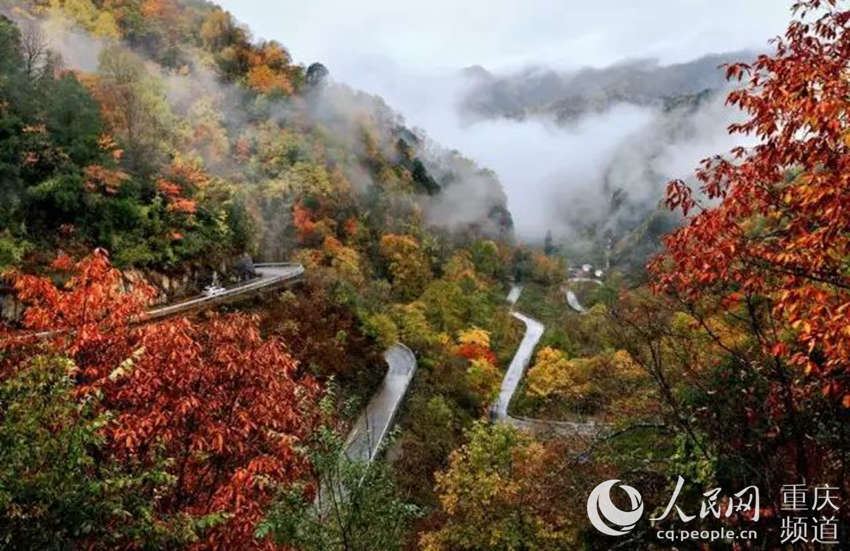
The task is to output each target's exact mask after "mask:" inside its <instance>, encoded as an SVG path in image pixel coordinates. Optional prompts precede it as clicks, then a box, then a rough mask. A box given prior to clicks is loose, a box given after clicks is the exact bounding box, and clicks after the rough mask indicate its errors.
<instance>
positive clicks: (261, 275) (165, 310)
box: [7, 262, 304, 340]
mask: <svg viewBox="0 0 850 551" xmlns="http://www.w3.org/2000/svg"><path fill="white" fill-rule="evenodd" d="M254 269H255V271H256V272H257V275H258V277H256V278H254V279H251V280H250V281H246V282H244V283H238V284H236V285H233V286H231V287H228V288H226V289H225V290H224V291H222V292H220V293H218V294H217V295H213V296H199V297H196V298H191V299H188V300H184V301H181V302H175V303H173V304H168V305H166V306H159V307H157V308H152V309H150V310H148V311H146V312H145V313H144V314H142V315H141V316H139V317H137V318H135V319H133V320H131V323H133V324H144V323H148V322H152V321H156V320H159V319H162V318H167V317H169V316H174V315H177V314H181V313H183V312H188V311H190V310H194V309H197V308H200V307H202V306H208V305H212V304H218V303H221V302H228V301H230V300H233V299H234V297H239V296H240V295H244V294H248V293H252V292H256V291H260V290H263V289H269V288H273V287H276V286H279V285H283V284H285V283H287V282H289V281H293V280H296V279H298V278H300V277H301V276H303V275H304V266H302V265H301V264H296V263H292V262H274V263H266V264H255V265H254ZM66 331H69V330H68V329H59V330H51V331H39V332H35V333H26V334H23V335H16V336H14V337H11V338H10V339H7V340H25V339H47V338H50V337H54V336H57V335H60V334H62V333H64V332H66Z"/></svg>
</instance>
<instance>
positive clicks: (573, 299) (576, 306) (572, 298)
mask: <svg viewBox="0 0 850 551" xmlns="http://www.w3.org/2000/svg"><path fill="white" fill-rule="evenodd" d="M573 281H589V282H590V283H595V284H597V285H600V286H601V285H602V282H601V281H599V280H598V279H591V278H589V277H571V278H570V279H568V280H567V284H566V285H561V291H562V292H563V293H564V296H566V297H567V304H568V305H569V306H570V308H572V309H573V310H575V311H576V312H578V313H579V314H584V313H585V312H587V309H586V308H585V307H584V306H582V304H581V303H580V302H579V301H578V297H577V296H576V294H575V293H574V292H573V291H572V289H570V287H569V284H570V283H572V282H573ZM514 301H516V299H514Z"/></svg>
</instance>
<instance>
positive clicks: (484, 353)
mask: <svg viewBox="0 0 850 551" xmlns="http://www.w3.org/2000/svg"><path fill="white" fill-rule="evenodd" d="M455 353H456V354H457V355H458V356H461V357H462V358H466V359H467V360H470V361H471V360H478V359H485V360H487V361H488V362H490V363H491V364H493V365H496V355H495V354H494V353H493V351H492V350H490V349H489V348H487V347H486V346H482V345H480V344H475V343H463V344H459V345H458V346H457V348H455Z"/></svg>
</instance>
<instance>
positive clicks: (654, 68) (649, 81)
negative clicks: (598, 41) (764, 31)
mask: <svg viewBox="0 0 850 551" xmlns="http://www.w3.org/2000/svg"><path fill="white" fill-rule="evenodd" d="M754 57H755V52H752V51H739V52H729V53H723V54H712V55H706V56H703V57H701V58H699V59H695V60H693V61H688V62H685V63H677V64H673V65H659V63H658V61H657V60H652V59H641V60H633V61H624V62H621V63H617V64H614V65H611V66H609V67H605V68H601V69H598V68H584V69H580V70H578V71H575V72H559V71H555V70H553V69H548V68H543V67H529V68H526V69H523V70H521V71H518V72H514V73H511V74H505V75H496V74H493V73H490V72H489V71H487V70H486V69H485V68H483V67H481V66H472V67H467V68H465V69H463V74H464V76H465V77H466V78H467V79H468V81H469V83H470V86H469V88H468V89H467V91H466V94H465V95H464V97H463V99H462V101H461V103H460V106H459V109H460V113H461V115H462V116H463V117H464V118H465V119H467V120H469V121H471V122H472V121H475V120H480V119H493V118H509V119H516V120H523V119H525V118H527V117H529V116H535V115H542V116H547V117H552V118H553V120H555V121H556V122H558V123H559V124H569V123H571V122H574V121H575V120H577V119H578V118H579V117H581V116H582V115H584V114H587V113H601V112H603V111H605V110H607V109H609V108H610V107H611V106H613V105H615V104H617V103H629V104H633V105H638V106H647V107H649V106H653V107H658V108H661V109H664V110H666V109H668V108H670V107H671V106H674V105H676V104H677V103H679V102H680V99H681V98H682V97H688V96H695V95H697V94H700V93H704V92H705V91H711V90H718V89H722V88H725V87H726V86H727V83H726V80H725V73H724V71H723V70H722V69H721V68H720V66H722V65H724V64H726V63H731V62H736V61H741V60H748V59H752V58H754Z"/></svg>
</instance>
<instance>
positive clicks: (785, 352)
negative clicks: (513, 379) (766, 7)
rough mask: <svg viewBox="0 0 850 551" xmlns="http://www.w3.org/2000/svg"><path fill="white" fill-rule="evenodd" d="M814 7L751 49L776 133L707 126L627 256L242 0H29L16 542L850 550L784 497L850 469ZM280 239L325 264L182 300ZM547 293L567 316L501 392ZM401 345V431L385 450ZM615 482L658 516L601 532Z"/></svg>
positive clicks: (841, 513)
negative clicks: (695, 159) (582, 253)
mask: <svg viewBox="0 0 850 551" xmlns="http://www.w3.org/2000/svg"><path fill="white" fill-rule="evenodd" d="M794 13H795V18H794V19H793V20H792V21H791V23H790V24H789V26H788V30H787V33H786V35H785V36H784V38H782V39H781V40H779V41H777V42H776V43H774V44H773V45H772V52H771V53H767V54H762V55H759V56H758V57H757V58H756V60H755V61H754V62H753V63H751V64H743V63H741V64H734V63H733V64H730V65H728V69H727V78H729V79H730V80H731V81H732V82H733V83H734V85H735V90H734V91H733V92H731V94H730V95H729V97H728V102H729V103H730V104H732V105H734V106H736V107H739V108H740V109H741V111H742V113H743V114H744V115H746V116H747V118H746V120H745V121H744V122H741V123H739V124H736V125H734V126H733V127H731V128H730V131H731V132H735V133H741V134H747V135H751V136H755V137H757V138H758V140H759V142H758V145H756V146H755V147H752V148H746V149H745V148H738V149H736V150H734V151H732V152H720V151H718V152H715V151H706V152H705V155H706V156H707V157H708V156H709V155H712V154H717V156H715V157H708V159H707V160H706V161H705V162H704V163H703V164H702V165H701V166H700V167H699V168H698V170H697V173H696V177H695V179H694V180H693V181H688V182H686V181H682V180H674V181H672V182H670V184H669V186H668V189H667V197H666V207H668V208H669V209H670V210H674V211H676V212H675V213H666V212H665V213H660V211H657V210H651V211H649V212H645V211H644V212H642V214H639V215H638V214H635V215H634V216H635V217H636V218H637V219H635V220H631V219H630V222H632V223H633V225H636V226H638V227H639V228H643V229H642V230H641V231H642V232H643V234H642V235H641V237H640V239H637V238H633V239H632V240H631V241H629V239H628V238H627V239H624V240H623V241H622V242H621V243H619V244H618V247H620V248H621V249H624V250H623V251H621V253H622V254H614V255H613V259H612V258H611V251H610V250H608V251H607V252H606V251H604V250H603V249H602V247H603V244H600V243H601V242H600V243H596V245H597V246H599V249H598V250H594V251H591V252H590V253H587V254H588V255H589V256H592V257H595V258H603V257H605V256H606V255H607V258H608V262H609V263H610V264H611V265H610V266H606V267H605V268H606V269H605V270H604V271H603V270H599V271H597V272H596V273H594V271H593V270H592V268H593V267H581V266H578V265H574V263H577V259H576V257H575V255H574V254H572V253H573V251H569V250H564V249H563V248H562V247H560V246H559V245H558V244H556V243H553V241H552V238H551V236H550V237H548V238H547V239H546V240H545V245H544V247H542V248H535V247H532V246H528V245H524V244H522V243H519V242H518V241H517V240H516V239H515V237H514V235H513V224H512V219H511V214H510V212H509V211H508V208H507V201H506V198H505V194H504V193H503V191H502V188H501V185H500V183H499V181H498V179H497V177H496V175H495V174H494V173H493V172H492V171H490V170H487V169H486V168H484V167H480V166H478V165H476V163H475V162H473V161H472V160H470V159H467V158H465V157H464V156H463V155H462V154H461V153H459V152H457V151H454V150H449V149H446V148H444V147H442V146H440V145H439V144H437V143H435V142H434V141H433V140H431V139H430V138H429V137H428V136H427V135H425V133H424V132H423V131H421V130H418V129H411V128H409V127H407V126H406V125H405V122H404V120H403V118H402V117H401V116H400V115H398V114H397V113H395V112H394V111H393V110H392V109H391V107H390V106H387V105H386V104H385V103H384V101H383V100H382V99H381V98H379V97H376V96H371V95H368V94H365V93H363V92H360V91H356V90H353V89H351V88H349V87H348V86H346V85H344V84H342V83H339V82H336V81H335V80H334V78H333V72H332V68H331V69H330V70H329V69H328V68H327V67H325V66H324V65H323V64H322V63H321V62H320V61H317V62H315V63H312V64H310V65H308V66H304V65H301V64H297V63H295V62H294V61H293V57H292V56H291V55H290V53H289V51H287V49H286V48H285V47H284V45H282V44H279V43H277V42H275V41H268V40H256V39H254V38H253V37H252V36H251V33H250V31H249V30H248V29H247V28H246V27H244V26H242V25H240V24H239V23H238V22H237V21H236V20H235V19H234V17H233V16H232V15H231V14H230V13H228V12H226V11H224V10H223V9H221V8H220V7H218V6H216V5H214V4H212V3H208V2H206V1H203V0H26V1H16V2H11V1H9V0H0V193H2V201H0V277H2V288H0V291H2V296H0V299H1V300H2V315H3V322H2V325H1V326H0V548H2V549H303V550H316V551H318V550H337V549H338V550H346V551H354V550H364V551H365V550H377V549H380V550H384V549H387V550H389V549H427V550H433V551H437V550H446V551H449V550H451V551H453V550H537V549H540V550H543V549H587V550H591V549H593V550H595V549H599V550H601V549H610V548H612V547H613V546H615V545H616V546H617V547H618V548H624V549H668V548H671V547H675V548H682V549H692V548H693V549H697V548H707V547H704V546H700V545H699V544H698V543H695V542H688V543H682V545H681V546H670V545H668V544H666V543H665V542H663V541H659V537H658V533H660V532H661V531H664V530H678V529H680V528H688V529H700V528H712V529H716V528H718V527H725V528H733V529H740V528H753V529H755V530H757V532H758V534H757V538H755V539H753V540H752V541H744V542H742V541H734V539H729V538H726V539H724V540H721V541H717V542H715V543H713V544H712V545H713V546H712V547H711V548H715V547H714V545H716V546H717V547H716V548H730V549H778V548H783V546H787V548H788V549H791V548H792V546H795V545H796V547H793V548H802V547H801V546H807V545H809V544H810V543H811V545H812V546H815V545H818V544H821V543H822V544H829V543H836V544H839V543H840V542H846V541H848V536H847V534H848V529H850V506H844V507H834V508H831V509H823V508H822V509H819V510H814V509H812V510H808V511H807V512H806V513H800V514H795V517H800V518H803V520H804V521H805V522H804V524H805V525H806V526H808V527H809V528H808V529H809V530H810V532H811V533H810V535H811V536H813V535H814V534H815V533H817V534H819V536H820V539H818V540H814V541H813V540H812V539H811V538H807V539H806V540H801V539H799V538H798V540H796V541H790V542H789V540H790V538H788V537H787V536H788V522H789V521H788V519H789V518H790V517H789V516H788V515H786V514H785V512H784V511H785V508H784V505H785V494H784V491H783V489H782V488H783V487H784V485H788V484H803V485H806V486H808V487H811V488H813V489H817V490H820V491H821V492H827V493H829V492H833V493H834V497H835V503H836V504H839V503H840V501H841V498H844V497H846V496H847V493H848V491H850V480H848V473H847V469H848V464H847V463H848V460H850V458H848V452H850V440H848V415H850V380H848V373H847V370H846V368H845V367H846V366H845V363H846V361H847V358H848V357H850V331H848V329H847V327H848V326H847V323H846V321H845V312H846V310H847V308H848V305H850V293H848V289H850V276H848V271H847V267H848V258H850V230H849V229H848V228H850V210H848V208H847V204H848V202H847V195H848V186H850V184H848V179H847V174H850V140H848V134H850V123H848V120H847V117H846V113H845V112H846V110H847V109H848V99H847V98H848V97H850V82H848V80H847V68H848V64H849V63H850V33H848V32H847V31H848V30H850V11H845V10H842V9H841V7H840V6H838V5H837V2H832V1H824V0H805V1H802V2H799V3H798V5H797V7H796V8H795V11H794ZM305 24H306V23H305ZM317 32H318V31H317ZM582 74H583V73H579V75H578V76H577V77H575V78H578V79H580V78H581V75H582ZM585 76H586V75H585ZM652 84H654V86H653V87H652V89H653V90H655V88H657V87H659V86H660V87H661V88H663V87H664V86H663V82H662V83H652ZM489 86H496V84H492V83H491V84H489ZM564 86H567V84H564ZM647 86H648V85H647ZM662 92H663V90H662ZM659 93H661V92H659ZM485 99H486V98H485ZM641 169H642V168H641V167H636V168H635V170H641ZM658 199H659V200H660V199H662V198H661V197H659V198H658ZM633 214H634V213H633ZM662 234H666V235H664V236H663V237H659V236H661V235H662ZM647 236H649V237H647ZM647 240H652V241H653V243H654V244H653V246H648V245H646V243H645V241H647ZM638 241H639V243H638ZM657 251H660V252H659V253H658V254H657V255H656V254H655V253H656V252H657ZM614 252H615V253H617V252H618V251H614ZM653 255H654V256H653ZM255 262H256V263H257V266H262V264H261V263H283V262H287V263H292V264H293V265H297V266H299V267H303V275H300V276H299V277H298V278H297V280H296V281H293V282H289V283H287V285H285V286H281V287H279V288H274V289H272V290H270V291H268V292H263V293H254V294H251V295H250V296H246V297H244V298H242V299H240V300H238V301H226V302H225V301H220V302H219V301H215V302H213V301H210V302H209V303H205V305H204V306H203V307H202V308H197V309H193V310H192V311H187V312H181V313H180V314H179V315H174V316H170V317H163V318H162V319H159V318H157V319H152V317H151V316H150V314H149V312H150V310H151V308H154V307H157V306H161V305H164V304H172V303H177V304H180V301H182V300H185V299H188V298H191V297H194V296H196V295H198V294H199V293H201V292H202V291H203V290H204V288H206V289H207V292H208V293H209V290H210V289H213V290H216V289H219V285H224V286H227V287H228V288H231V286H234V287H232V288H237V287H238V285H240V282H241V281H243V280H246V279H247V280H249V281H255V280H252V279H251V278H252V277H256V276H257V270H256V268H255V266H254V263H255ZM600 264H601V263H600ZM260 279H261V278H260ZM509 291H510V292H511V294H512V295H513V298H512V299H510V301H508V300H506V298H505V297H506V296H507V295H508V294H509ZM215 292H218V291H215ZM210 296H212V295H210ZM568 300H569V301H570V302H568ZM576 304H580V305H583V306H581V308H580V309H579V308H576V307H575V306H576ZM571 306H572V308H571ZM515 312H521V313H523V314H524V315H526V316H529V317H531V318H533V320H532V321H534V320H536V322H539V323H540V324H542V329H541V331H542V334H541V335H540V340H539V342H537V341H535V342H534V343H532V348H533V353H532V356H531V362H530V365H529V367H528V370H527V372H526V373H525V376H524V377H522V380H521V381H520V383H519V388H518V389H517V392H516V394H515V395H510V394H509V395H508V401H509V404H508V405H509V410H510V415H509V416H508V417H507V418H500V417H499V416H498V415H497V411H496V408H495V407H494V406H495V405H496V404H497V403H498V402H499V400H500V399H501V398H500V389H502V387H503V378H505V379H507V378H506V377H505V376H506V373H507V372H508V371H509V369H510V366H512V364H513V363H515V362H516V357H519V356H520V352H519V351H518V350H521V349H522V344H521V343H522V342H525V339H527V338H528V335H529V333H530V332H531V329H529V328H530V327H531V325H530V324H529V322H522V323H521V319H517V317H516V316H514V315H513V314H514V313H515ZM399 343H401V344H399ZM402 345H403V346H404V347H405V349H408V350H409V351H411V352H412V355H413V357H414V362H415V366H414V367H415V372H411V373H409V375H410V377H411V379H410V381H409V388H407V387H405V390H406V392H404V391H403V396H404V398H403V401H402V402H401V403H400V406H399V409H398V411H397V412H396V411H395V410H393V412H392V414H393V415H392V416H391V418H390V420H389V421H393V420H394V421H395V423H394V424H393V428H392V430H391V431H390V433H389V434H388V437H387V438H386V440H385V441H381V442H379V443H380V444H381V445H380V446H379V449H378V450H377V454H376V457H375V458H374V460H372V459H373V458H371V457H370V458H369V459H370V460H367V461H363V460H360V459H357V458H352V457H350V456H349V455H348V454H346V453H345V450H346V449H348V448H349V447H350V440H351V439H350V437H347V435H348V434H349V431H351V430H352V427H356V426H357V423H358V419H359V418H360V417H358V416H359V415H360V414H361V412H363V411H364V408H366V407H367V404H369V403H370V397H372V396H375V395H378V394H379V393H381V392H383V391H384V390H385V386H386V384H387V383H386V382H385V381H382V379H383V378H384V377H385V374H387V373H388V371H387V367H388V363H389V373H390V374H393V370H394V369H395V367H394V365H393V363H392V360H390V359H387V360H386V362H385V360H384V357H382V354H385V352H386V351H388V350H391V349H393V347H398V346H402ZM535 345H536V346H535ZM515 354H516V356H515ZM512 359H513V360H514V361H513V362H512ZM521 367H522V366H521ZM520 372H522V370H521V369H520ZM387 377H389V375H387ZM367 413H368V411H367ZM366 419H369V417H368V415H367V416H366ZM506 420H507V421H509V422H506ZM511 420H512V421H511ZM389 421H388V423H389ZM352 434H353V433H352ZM678 477H682V478H684V479H685V480H686V481H687V485H686V486H685V487H684V488H679V487H678V486H676V480H677V478H678ZM609 479H617V480H623V481H624V482H626V483H627V484H629V485H630V486H633V487H635V488H638V489H639V490H640V494H641V496H642V498H643V503H644V504H645V506H646V511H647V513H648V514H647V516H653V515H654V516H656V517H658V520H657V522H656V521H653V524H652V525H650V523H649V522H648V521H646V520H644V521H642V522H641V523H639V524H638V525H637V527H636V528H635V529H634V530H632V531H629V533H628V535H624V537H621V538H618V539H616V540H614V539H612V538H611V537H609V536H606V535H603V534H601V533H600V532H599V531H598V530H597V529H595V528H594V527H593V526H591V523H590V521H589V520H588V515H587V513H586V511H587V507H588V505H587V499H588V495H589V494H590V493H591V491H592V490H593V489H594V487H596V486H597V485H598V484H599V483H600V482H603V481H605V480H609ZM752 486H755V487H757V488H759V489H760V496H759V497H760V499H759V501H757V502H756V503H755V505H754V506H750V507H748V508H746V507H737V508H736V507H733V506H732V504H734V500H730V499H728V496H732V495H733V494H734V493H735V492H737V491H738V490H741V489H743V488H746V487H752ZM674 487H676V492H677V495H678V502H677V503H678V506H679V507H680V508H679V509H678V515H677V514H675V513H673V514H669V515H668V514H666V513H664V514H663V515H661V513H662V512H663V511H664V508H665V505H666V504H667V503H668V501H669V499H670V497H669V496H670V495H671V493H673V488H674ZM711 489H722V492H719V494H717V493H715V494H712V495H713V496H714V498H715V499H717V496H718V495H720V496H727V498H726V499H724V500H723V501H722V505H723V511H722V513H721V512H720V510H719V504H718V503H714V505H715V507H714V508H713V509H711V510H710V511H708V512H707V513H706V510H705V503H706V499H707V496H709V495H710V494H709V493H710V490H711ZM679 490H682V491H681V493H679ZM328 496H330V497H328ZM615 501H616V502H617V503H618V504H619V505H620V506H621V507H623V506H625V505H626V503H625V502H623V503H620V501H619V500H618V499H615ZM727 505H728V508H727ZM642 507H643V505H642ZM701 507H703V510H702V513H704V514H699V516H698V517H697V515H696V514H695V515H694V517H696V518H695V519H694V518H693V517H689V516H688V515H686V514H684V513H683V511H685V512H691V513H696V512H700V510H701ZM669 512H670V511H669V509H668V511H667V513H669ZM830 517H831V520H830ZM830 527H837V528H836V530H837V531H836V532H835V533H834V537H833V539H834V540H835V541H832V542H831V541H828V538H829V537H830V535H831V534H832V533H831V532H829V531H828V530H829V529H830Z"/></svg>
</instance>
